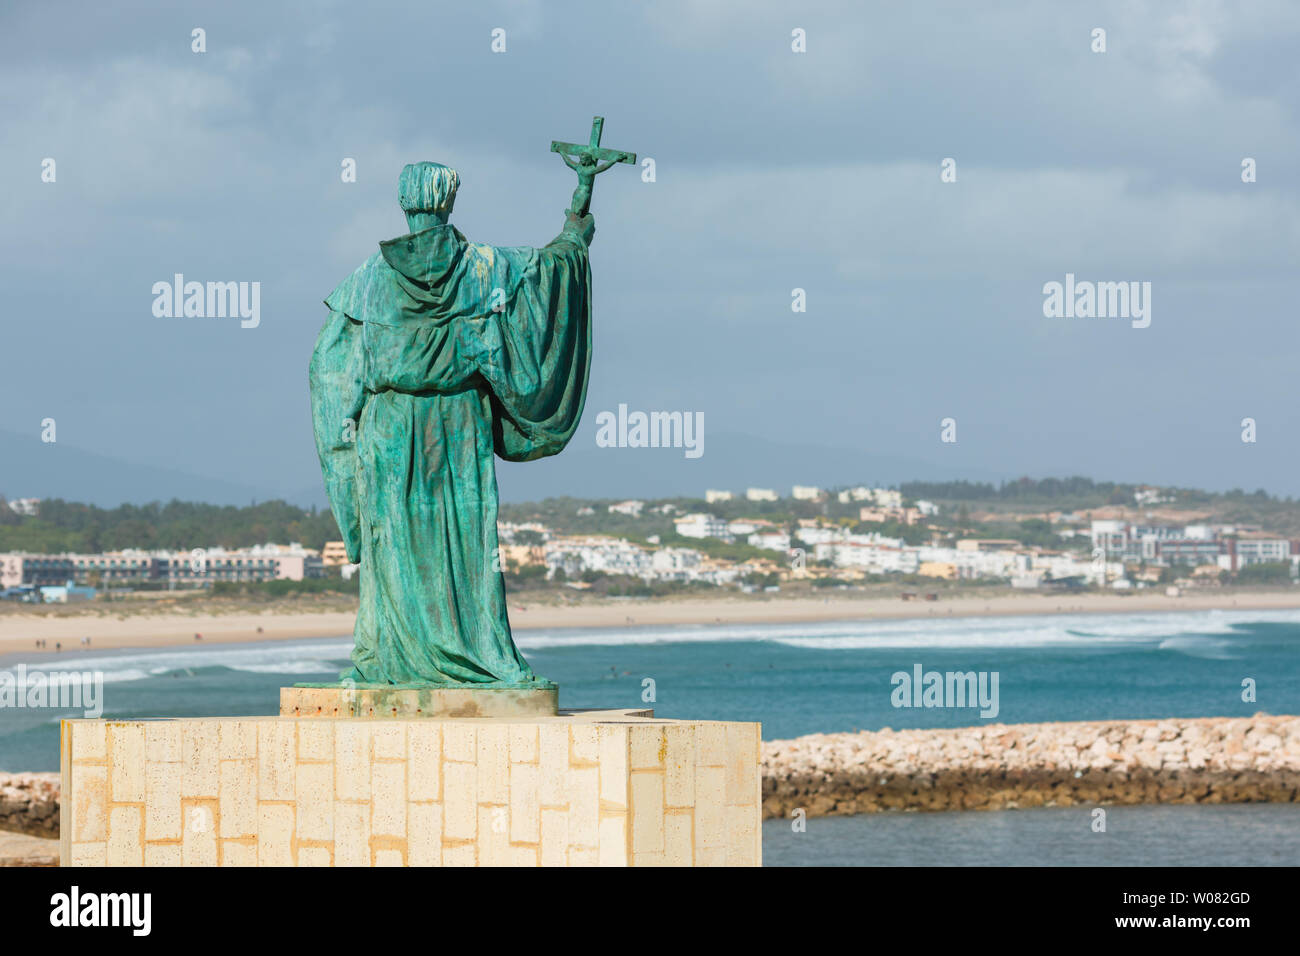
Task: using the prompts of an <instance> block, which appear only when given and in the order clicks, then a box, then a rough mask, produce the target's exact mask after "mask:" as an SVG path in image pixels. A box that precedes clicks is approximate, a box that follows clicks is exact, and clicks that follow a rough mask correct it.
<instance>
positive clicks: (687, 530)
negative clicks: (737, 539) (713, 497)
mask: <svg viewBox="0 0 1300 956" xmlns="http://www.w3.org/2000/svg"><path fill="white" fill-rule="evenodd" d="M673 526H674V527H675V528H676V529H677V533H678V534H680V535H681V536H682V537H683V538H721V539H723V540H724V541H730V540H731V535H730V534H728V533H727V523H726V522H725V521H723V520H722V519H721V518H718V517H715V516H714V515H711V514H707V513H705V512H703V511H697V512H695V513H694V514H689V515H684V516H683V517H681V518H678V519H677V520H676V521H675V522H674V523H673Z"/></svg>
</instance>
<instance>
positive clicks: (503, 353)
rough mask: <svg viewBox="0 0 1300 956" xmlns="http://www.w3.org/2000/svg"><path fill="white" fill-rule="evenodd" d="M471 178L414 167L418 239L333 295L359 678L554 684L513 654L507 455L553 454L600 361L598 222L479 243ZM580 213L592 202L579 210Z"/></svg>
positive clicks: (323, 361) (573, 221)
mask: <svg viewBox="0 0 1300 956" xmlns="http://www.w3.org/2000/svg"><path fill="white" fill-rule="evenodd" d="M459 184H460V177H459V176H458V175H457V173H456V171H455V170H454V169H451V168H449V167H447V166H443V165H440V164H438V163H415V164H412V165H409V166H407V167H405V168H404V169H403V170H402V174H401V178H400V181H399V186H398V202H399V203H400V204H401V207H402V210H403V211H404V212H405V213H406V222H407V229H408V232H407V233H406V234H405V235H402V236H398V237H397V238H396V239H389V240H387V241H385V242H381V243H379V250H378V251H377V252H376V253H374V254H373V255H372V256H371V257H370V258H369V259H367V260H366V261H365V262H364V263H363V264H362V265H361V267H360V268H358V269H357V270H356V271H355V272H353V273H352V274H351V275H350V276H348V278H347V279H345V280H344V281H343V282H342V283H341V284H340V285H339V287H338V288H337V289H335V290H334V291H333V292H332V293H331V294H330V296H329V298H327V299H326V300H325V304H326V305H327V306H328V307H329V318H328V319H327V320H326V322H325V327H324V328H323V329H322V330H321V333H320V336H319V338H318V339H317V341H316V349H315V352H314V353H313V355H312V360H311V367H310V373H309V378H310V384H311V405H312V421H313V426H314V429H315V435H316V448H317V451H318V452H319V454H320V462H321V470H322V472H323V474H324V478H325V489H326V492H327V493H328V495H329V500H330V505H331V507H332V509H333V512H334V517H335V519H336V520H337V521H338V526H339V531H340V533H341V535H342V537H343V542H344V545H345V547H346V549H347V554H348V560H349V561H351V562H353V563H359V564H360V565H361V568H360V574H361V606H360V610H359V611H358V613H357V622H356V630H355V646H354V648H353V651H352V667H351V669H350V670H349V671H347V672H345V673H344V674H342V675H340V676H341V678H342V679H343V680H344V681H351V682H355V683H356V684H389V685H394V684H396V685H415V686H437V687H448V686H451V687H455V686H472V687H498V688H500V687H518V688H525V689H527V688H538V689H541V688H549V687H553V686H554V685H553V684H551V683H550V682H549V681H547V680H545V679H544V678H542V677H539V676H537V675H536V674H534V673H533V671H532V669H531V668H530V667H529V666H528V663H527V661H525V660H524V657H523V655H522V654H520V652H519V649H518V648H517V647H516V646H515V642H514V638H513V637H512V636H511V633H510V621H509V619H508V617H507V615H506V600H505V583H504V580H503V578H502V575H501V561H500V559H499V557H498V555H499V551H498V544H497V481H496V468H495V462H494V457H493V456H494V455H499V456H501V457H502V458H504V459H506V460H507V461H530V460H532V459H534V458H542V457H545V456H547V455H554V454H556V453H557V452H559V451H560V450H561V449H563V448H564V446H565V445H566V444H567V443H568V441H569V439H570V438H571V437H572V436H573V432H574V429H575V428H576V427H577V425H578V420H579V418H580V417H581V416H582V407H583V402H584V401H585V399H586V393H587V376H588V371H589V368H590V364H591V269H590V266H589V264H588V258H587V257H588V252H587V248H588V246H589V244H590V243H591V239H592V235H593V233H594V231H595V226H594V223H593V220H592V217H591V216H590V215H581V216H580V215H578V214H576V213H574V212H570V213H568V214H567V215H566V221H565V224H564V228H563V230H562V231H561V232H560V234H559V236H557V237H556V238H555V239H554V240H552V241H551V242H550V243H548V244H547V245H545V246H543V247H542V248H540V249H533V248H528V247H499V246H488V245H481V244H479V243H474V242H469V241H468V240H467V239H466V238H465V237H464V236H463V235H461V233H460V231H459V230H458V229H457V228H456V227H455V226H453V225H451V223H449V222H448V217H449V216H450V214H451V211H452V206H453V205H454V204H455V201H456V190H457V187H458V186H459ZM575 208H582V207H579V206H577V205H576V204H575Z"/></svg>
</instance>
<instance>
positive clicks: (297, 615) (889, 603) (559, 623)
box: [0, 590, 1300, 654]
mask: <svg viewBox="0 0 1300 956" xmlns="http://www.w3.org/2000/svg"><path fill="white" fill-rule="evenodd" d="M526 600H527V599H526V597H518V596H517V597H515V598H514V599H513V600H511V602H510V604H509V613H510V623H511V627H512V628H513V629H515V630H520V631H526V630H531V629H538V628H557V629H559V628H564V629H568V628H626V627H665V626H709V625H728V624H731V625H734V624H761V623H770V624H806V623H817V622H823V621H864V622H865V621H884V620H926V619H934V618H948V619H953V618H968V617H1001V616H1006V617H1013V616H1025V615H1055V614H1112V613H1113V614H1123V613H1130V614H1131V613H1166V612H1178V611H1183V612H1187V611H1208V610H1222V611H1259V610H1300V593H1297V592H1296V591H1291V590H1287V591H1258V592H1251V591H1243V592H1216V593H1213V594H1210V593H1206V594H1187V595H1182V596H1179V597H1176V598H1171V597H1166V596H1164V595H1157V594H1149V595H1148V594H1141V593H1139V594H1133V595H1120V594H997V595H990V596H977V595H958V596H944V597H942V598H941V599H940V600H938V601H923V600H912V601H902V600H900V599H899V598H898V597H883V596H863V597H843V596H835V597H825V598H817V597H805V598H799V597H794V598H791V597H772V598H766V597H751V598H739V597H730V598H713V597H709V598H694V599H685V600H668V601H665V600H633V599H629V600H604V601H601V602H599V603H595V602H592V603H585V604H577V603H575V604H569V605H550V604H523V603H521V602H522V601H526ZM62 611H63V609H62V608H59V609H58V612H56V613H44V614H29V613H21V612H7V613H4V614H0V654H13V653H18V652H21V651H29V650H34V649H36V648H35V642H36V641H37V640H44V641H46V642H47V643H48V644H49V646H48V647H45V648H41V649H40V650H42V651H43V652H51V651H54V650H55V647H54V644H55V643H62V644H63V645H64V646H63V648H62V650H63V651H64V652H73V651H85V650H95V649H120V648H152V647H169V646H179V645H187V646H188V645H194V644H197V643H200V642H199V641H196V640H195V638H194V635H195V634H196V633H198V634H202V635H203V638H202V643H205V644H211V643H241V642H252V641H275V640H302V639H305V638H326V637H350V636H351V634H352V628H353V623H354V621H355V615H356V612H355V610H325V611H322V610H299V609H297V608H292V607H291V608H288V609H286V608H285V607H284V606H283V605H275V606H271V607H266V608H258V607H257V606H255V605H250V604H242V605H233V606H232V607H231V609H230V610H228V611H227V610H226V609H224V608H221V609H214V608H211V607H209V608H205V609H203V611H195V612H191V613H180V612H177V611H171V610H168V611H165V612H162V613H149V612H148V611H147V610H145V608H143V607H134V608H131V609H130V610H129V611H128V612H127V613H125V614H121V613H115V612H114V611H111V610H106V609H105V608H104V607H103V606H99V607H96V608H95V610H94V611H93V612H91V611H90V610H89V609H87V612H86V613H77V614H74V613H59V612H62ZM83 637H89V638H90V639H91V642H92V643H91V646H90V647H86V646H85V645H82V644H81V643H80V642H81V639H82V638H83Z"/></svg>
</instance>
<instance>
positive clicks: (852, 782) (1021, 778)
mask: <svg viewBox="0 0 1300 956" xmlns="http://www.w3.org/2000/svg"><path fill="white" fill-rule="evenodd" d="M1298 794H1300V717H1294V716H1270V715H1265V714H1258V715H1256V716H1254V717H1242V718H1215V717H1211V718H1194V719H1173V720H1112V721H1083V722H1077V723H1041V724H1010V725H1008V724H992V725H987V726H980V727H961V728H953V729H932V730H897V731H895V730H881V731H864V732H859V733H846V734H811V735H809V736H805V737H797V738H794V739H792V740H773V741H766V742H764V744H763V815H764V817H765V818H772V817H788V816H790V814H791V813H792V812H793V811H795V810H797V809H802V810H803V811H804V812H805V813H806V814H807V815H808V816H827V815H843V814H854V813H875V812H879V811H884V810H1001V809H1013V808H1025V807H1041V806H1072V805H1076V804H1086V805H1091V806H1100V805H1105V804H1140V803H1206V804H1210V803H1252V802H1296V801H1297V800H1298V799H1300V796H1298Z"/></svg>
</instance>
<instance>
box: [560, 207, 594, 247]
mask: <svg viewBox="0 0 1300 956" xmlns="http://www.w3.org/2000/svg"><path fill="white" fill-rule="evenodd" d="M564 228H565V229H568V230H570V231H572V232H575V233H577V234H578V235H579V236H580V237H582V241H583V243H585V244H586V245H591V240H592V238H593V237H594V236H595V235H596V220H595V218H594V217H593V216H592V215H591V213H587V214H586V215H585V216H575V215H574V214H573V213H571V212H570V213H569V214H568V215H566V216H565V222H564Z"/></svg>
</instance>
